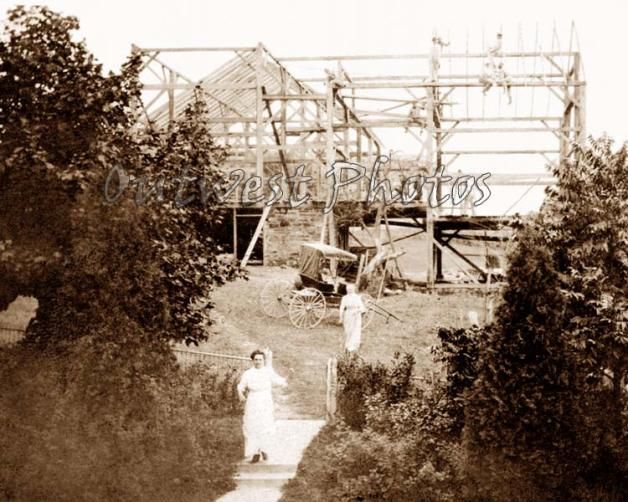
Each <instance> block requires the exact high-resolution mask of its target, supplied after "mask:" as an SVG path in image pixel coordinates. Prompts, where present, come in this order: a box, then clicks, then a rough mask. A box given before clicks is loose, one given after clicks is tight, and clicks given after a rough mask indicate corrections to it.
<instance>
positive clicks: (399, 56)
mask: <svg viewBox="0 0 628 502" xmlns="http://www.w3.org/2000/svg"><path fill="white" fill-rule="evenodd" d="M152 50H162V49H152ZM574 54H576V52H573V51H572V52H564V51H548V52H545V51H543V52H539V51H534V52H522V51H519V52H503V53H502V54H501V55H500V57H503V58H538V57H543V56H546V55H547V56H550V57H557V56H571V55H574ZM429 58H430V54H363V55H354V56H343V55H340V56H291V57H278V58H276V59H277V61H280V62H288V61H290V62H297V61H358V60H367V61H368V60H372V61H376V60H378V59H393V60H394V59H429ZM447 58H449V59H465V58H475V59H477V58H480V59H484V58H486V52H469V53H464V52H460V53H457V52H452V53H448V54H447Z"/></svg>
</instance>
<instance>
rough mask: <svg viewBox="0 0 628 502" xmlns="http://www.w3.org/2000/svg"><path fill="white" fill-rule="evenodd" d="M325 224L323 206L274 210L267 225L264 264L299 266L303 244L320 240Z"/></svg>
mask: <svg viewBox="0 0 628 502" xmlns="http://www.w3.org/2000/svg"><path fill="white" fill-rule="evenodd" d="M322 225H323V204H316V205H314V204H310V205H307V206H305V207H299V208H287V207H286V208H282V207H278V206H275V207H273V208H272V210H271V212H270V214H269V215H268V219H267V220H266V224H265V225H264V265H289V266H296V265H297V263H298V258H299V244H300V242H302V241H318V240H319V239H320V236H321V228H322Z"/></svg>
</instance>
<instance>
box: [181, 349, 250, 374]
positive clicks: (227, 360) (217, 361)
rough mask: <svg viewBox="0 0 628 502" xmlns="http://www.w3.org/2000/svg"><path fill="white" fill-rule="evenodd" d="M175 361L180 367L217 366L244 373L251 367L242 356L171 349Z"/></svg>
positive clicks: (247, 360) (247, 359)
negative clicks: (199, 364) (197, 364)
mask: <svg viewBox="0 0 628 502" xmlns="http://www.w3.org/2000/svg"><path fill="white" fill-rule="evenodd" d="M172 350H173V352H174V354H175V356H176V357H177V361H179V364H180V365H181V366H190V365H192V364H196V363H203V364H207V365H208V366H218V367H221V368H235V369H237V370H240V371H244V370H245V369H247V368H249V366H250V365H251V360H250V358H248V357H244V356H232V355H227V354H216V353H214V352H203V351H200V350H188V349H177V348H175V349H172Z"/></svg>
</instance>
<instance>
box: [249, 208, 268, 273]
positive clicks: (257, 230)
mask: <svg viewBox="0 0 628 502" xmlns="http://www.w3.org/2000/svg"><path fill="white" fill-rule="evenodd" d="M271 207H272V206H264V211H263V212H262V217H261V218H260V219H259V222H258V223H257V227H256V228H255V233H254V234H253V237H251V242H249V247H247V248H246V253H244V257H243V258H242V263H241V266H242V267H246V265H247V263H248V262H249V259H250V258H251V254H252V253H253V249H255V244H257V239H259V236H260V235H261V233H262V230H263V228H264V224H265V223H266V219H267V218H268V215H269V214H270V210H271Z"/></svg>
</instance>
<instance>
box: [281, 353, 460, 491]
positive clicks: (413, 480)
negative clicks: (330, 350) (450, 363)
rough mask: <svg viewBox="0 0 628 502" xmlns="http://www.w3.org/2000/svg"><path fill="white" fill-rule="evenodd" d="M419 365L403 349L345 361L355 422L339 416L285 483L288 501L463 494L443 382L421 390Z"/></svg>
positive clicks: (348, 412) (346, 401)
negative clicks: (387, 361) (383, 357)
mask: <svg viewBox="0 0 628 502" xmlns="http://www.w3.org/2000/svg"><path fill="white" fill-rule="evenodd" d="M413 366H414V362H413V360H412V358H411V356H405V357H403V358H400V357H399V355H397V356H396V357H395V359H394V360H393V361H392V364H391V365H389V366H385V365H383V364H381V363H377V364H369V363H366V362H364V361H363V360H360V359H359V358H357V357H356V356H351V357H348V358H345V359H343V360H342V361H341V363H340V364H339V375H340V374H341V375H342V380H341V381H342V382H343V383H342V385H341V387H340V393H339V398H340V400H339V402H342V403H343V406H342V407H340V408H341V410H343V411H341V416H342V417H343V418H346V419H348V420H353V424H351V426H349V425H348V424H346V423H345V422H344V421H342V420H341V421H340V422H339V423H337V424H335V425H332V426H327V427H326V428H324V429H323V431H321V433H320V434H319V435H318V436H317V438H316V439H315V440H314V441H313V442H312V443H311V444H310V446H309V447H308V449H307V450H306V452H305V454H304V457H303V460H302V462H301V464H300V465H299V469H298V472H297V476H296V478H295V479H294V480H291V481H290V482H289V483H288V484H287V486H286V487H285V489H284V497H283V498H282V500H283V501H284V502H291V501H297V500H313V501H329V500H339V501H357V500H362V501H367V500H368V501H398V500H404V501H447V500H456V499H457V497H458V494H460V493H461V486H462V472H463V469H462V459H463V456H462V451H461V449H460V447H459V445H458V444H457V442H456V439H455V438H453V439H452V437H451V434H450V430H451V428H452V427H451V418H450V417H449V415H448V414H447V411H446V407H445V406H444V403H445V401H446V394H445V392H444V389H442V388H440V387H438V386H437V387H436V388H435V389H432V390H429V391H426V392H424V391H421V390H420V389H418V388H416V387H415V386H414V385H413V384H412V380H411V374H412V369H413ZM347 391H349V392H350V395H349V396H347V395H346V394H345V393H346V392H347ZM350 405H354V406H356V408H353V409H352V408H349V406H350ZM356 425H359V427H356Z"/></svg>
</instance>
